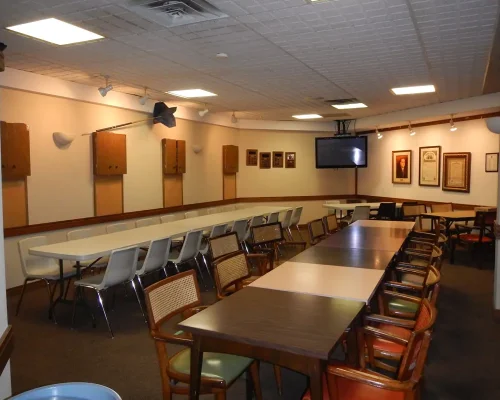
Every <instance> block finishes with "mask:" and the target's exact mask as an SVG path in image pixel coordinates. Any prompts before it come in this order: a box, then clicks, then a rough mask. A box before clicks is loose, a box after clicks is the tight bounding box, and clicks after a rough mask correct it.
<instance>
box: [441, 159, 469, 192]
mask: <svg viewBox="0 0 500 400" xmlns="http://www.w3.org/2000/svg"><path fill="white" fill-rule="evenodd" d="M470 159H471V153H443V190H448V191H452V192H464V193H469V192H470V165H471V164H470Z"/></svg>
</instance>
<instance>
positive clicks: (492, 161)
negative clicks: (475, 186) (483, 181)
mask: <svg viewBox="0 0 500 400" xmlns="http://www.w3.org/2000/svg"><path fill="white" fill-rule="evenodd" d="M485 171H486V172H498V153H486V164H485Z"/></svg>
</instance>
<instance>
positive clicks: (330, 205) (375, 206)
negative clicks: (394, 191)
mask: <svg viewBox="0 0 500 400" xmlns="http://www.w3.org/2000/svg"><path fill="white" fill-rule="evenodd" d="M401 205H402V203H396V208H401ZM358 206H370V209H372V210H376V209H378V208H380V203H342V204H337V203H325V204H323V207H324V208H329V209H334V210H343V211H352V210H354V208H355V207H358Z"/></svg>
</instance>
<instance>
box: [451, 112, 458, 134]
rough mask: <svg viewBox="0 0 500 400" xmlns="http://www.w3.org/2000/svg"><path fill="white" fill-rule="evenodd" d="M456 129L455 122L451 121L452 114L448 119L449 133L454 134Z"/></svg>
mask: <svg viewBox="0 0 500 400" xmlns="http://www.w3.org/2000/svg"><path fill="white" fill-rule="evenodd" d="M457 129H458V128H457V127H456V126H455V122H454V121H453V114H451V117H450V132H455V131H456V130H457Z"/></svg>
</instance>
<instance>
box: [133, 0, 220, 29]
mask: <svg viewBox="0 0 500 400" xmlns="http://www.w3.org/2000/svg"><path fill="white" fill-rule="evenodd" d="M125 8H127V9H129V10H130V11H132V12H134V13H136V14H138V15H140V16H141V17H143V18H145V19H147V20H149V21H152V22H156V23H157V24H160V25H162V26H165V27H166V28H170V27H173V26H180V25H187V24H194V23H197V22H202V21H209V20H213V19H218V18H224V17H227V14H224V13H223V12H221V11H220V10H219V9H217V8H215V7H214V6H213V5H211V4H210V3H208V2H207V1H205V0H131V1H129V2H128V4H126V5H125Z"/></svg>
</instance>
